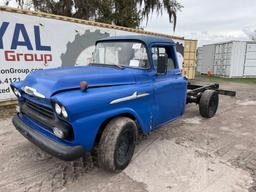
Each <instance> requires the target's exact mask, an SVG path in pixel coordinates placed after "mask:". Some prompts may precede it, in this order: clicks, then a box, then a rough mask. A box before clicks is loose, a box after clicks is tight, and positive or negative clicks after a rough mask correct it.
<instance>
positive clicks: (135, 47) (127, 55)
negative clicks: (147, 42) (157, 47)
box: [93, 41, 148, 68]
mask: <svg viewBox="0 0 256 192" xmlns="http://www.w3.org/2000/svg"><path fill="white" fill-rule="evenodd" d="M93 63H94V64H101V65H116V66H120V67H138V68H147V67H148V56H147V51H146V48H145V46H144V45H143V44H142V43H139V42H120V41H118V42H100V43H98V44H97V45H96V48H95V51H94V54H93Z"/></svg>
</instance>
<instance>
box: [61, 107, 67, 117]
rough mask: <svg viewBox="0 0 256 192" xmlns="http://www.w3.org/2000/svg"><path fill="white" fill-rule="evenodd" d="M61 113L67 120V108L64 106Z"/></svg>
mask: <svg viewBox="0 0 256 192" xmlns="http://www.w3.org/2000/svg"><path fill="white" fill-rule="evenodd" d="M61 113H62V115H63V117H64V118H67V117H68V113H67V111H66V109H65V107H63V106H62V107H61Z"/></svg>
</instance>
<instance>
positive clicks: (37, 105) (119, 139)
mask: <svg viewBox="0 0 256 192" xmlns="http://www.w3.org/2000/svg"><path fill="white" fill-rule="evenodd" d="M95 45H96V46H95V51H94V53H93V59H92V62H91V63H90V64H89V65H88V66H80V67H63V68H56V69H48V70H43V71H36V72H34V73H31V74H30V75H28V76H27V77H26V79H25V80H23V81H20V82H17V83H14V84H12V85H11V88H12V90H13V92H14V94H15V95H16V96H17V98H18V105H17V114H16V115H15V116H14V118H13V124H14V125H15V127H16V129H17V130H18V131H19V132H20V133H21V134H22V135H23V136H25V137H26V138H27V139H28V140H30V141H31V142H32V143H34V144H36V145H37V146H38V147H40V148H41V149H43V150H45V151H46V152H48V153H50V154H52V155H54V156H56V157H58V158H60V159H63V160H74V159H76V158H79V157H81V156H83V155H84V153H85V152H87V151H91V150H92V149H94V148H97V158H98V162H99V166H100V167H103V168H105V169H107V170H110V171H120V170H123V169H124V168H125V167H126V166H127V165H128V164H129V162H130V160H131V159H132V155H133V152H134V147H135V141H136V137H137V135H138V134H140V133H149V132H150V131H152V130H154V129H156V128H158V127H160V126H161V125H163V124H166V123H168V122H170V121H173V120H175V119H177V118H178V117H180V116H181V115H182V114H183V113H184V110H185V105H186V103H187V87H188V82H187V79H186V78H185V77H184V76H182V74H181V69H179V65H178V60H177V55H176V48H175V43H174V42H173V41H171V40H170V39H165V38H158V37H151V36H140V35H136V36H119V37H108V38H105V39H100V40H98V41H97V42H96V44H95Z"/></svg>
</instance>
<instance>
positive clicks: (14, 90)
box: [13, 88, 21, 97]
mask: <svg viewBox="0 0 256 192" xmlns="http://www.w3.org/2000/svg"><path fill="white" fill-rule="evenodd" d="M13 92H14V94H15V95H16V96H17V97H20V96H21V94H20V92H19V91H18V89H16V88H13Z"/></svg>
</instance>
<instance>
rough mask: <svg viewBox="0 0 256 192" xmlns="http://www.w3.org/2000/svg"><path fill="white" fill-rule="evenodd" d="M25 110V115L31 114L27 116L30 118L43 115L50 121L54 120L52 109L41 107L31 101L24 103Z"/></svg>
mask: <svg viewBox="0 0 256 192" xmlns="http://www.w3.org/2000/svg"><path fill="white" fill-rule="evenodd" d="M23 108H24V112H25V113H29V114H27V115H28V116H31V115H32V116H34V115H41V116H42V117H44V118H47V119H50V120H53V119H54V112H53V110H52V109H51V108H48V107H45V106H43V105H39V104H37V103H34V102H31V101H29V100H26V101H25V102H24V106H23Z"/></svg>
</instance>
